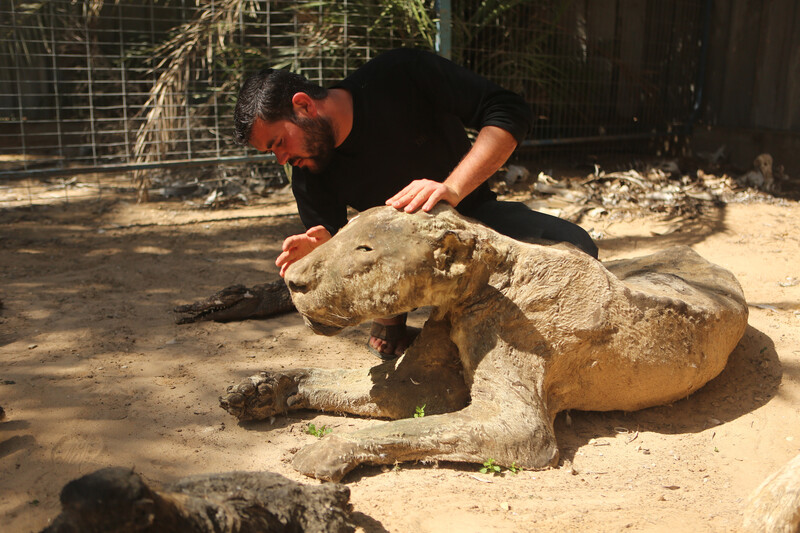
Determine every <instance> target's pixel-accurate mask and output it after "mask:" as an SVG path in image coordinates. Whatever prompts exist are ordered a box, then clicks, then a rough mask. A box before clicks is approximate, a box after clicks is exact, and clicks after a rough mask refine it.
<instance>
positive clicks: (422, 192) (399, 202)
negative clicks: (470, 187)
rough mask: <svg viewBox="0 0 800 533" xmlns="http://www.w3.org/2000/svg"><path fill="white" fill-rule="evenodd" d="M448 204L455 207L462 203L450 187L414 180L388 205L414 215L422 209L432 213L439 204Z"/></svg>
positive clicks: (430, 181) (431, 181)
mask: <svg viewBox="0 0 800 533" xmlns="http://www.w3.org/2000/svg"><path fill="white" fill-rule="evenodd" d="M442 201H444V202H447V203H448V204H450V205H452V206H453V207H455V206H457V205H458V202H460V201H461V197H460V196H459V194H458V193H457V192H456V191H454V190H453V189H452V188H451V187H449V186H448V185H445V184H444V183H439V182H438V181H433V180H414V181H412V182H411V183H409V184H408V185H406V187H405V188H404V189H403V190H402V191H400V192H399V193H397V194H395V195H394V196H392V197H391V198H389V199H388V200H386V205H390V206H392V207H394V208H395V209H403V210H404V211H405V212H406V213H413V212H414V211H416V210H417V209H419V208H420V207H422V210H423V211H430V210H431V209H433V206H435V205H436V204H438V203H439V202H442Z"/></svg>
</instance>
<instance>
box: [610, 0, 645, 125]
mask: <svg viewBox="0 0 800 533" xmlns="http://www.w3.org/2000/svg"><path fill="white" fill-rule="evenodd" d="M646 11H647V0H628V1H626V2H625V9H623V10H622V12H621V13H620V17H619V18H620V23H621V24H622V31H621V32H620V34H619V35H620V46H619V60H620V66H619V69H620V74H619V81H618V83H619V88H618V91H617V117H618V118H619V119H622V121H623V123H626V122H627V123H629V124H632V123H633V118H634V116H635V115H636V114H637V112H638V110H639V109H640V108H641V103H642V98H641V94H642V90H643V89H642V84H643V82H644V80H643V79H642V59H643V56H644V43H645V41H646V39H645V28H646V24H645V22H646V21H645V14H646Z"/></svg>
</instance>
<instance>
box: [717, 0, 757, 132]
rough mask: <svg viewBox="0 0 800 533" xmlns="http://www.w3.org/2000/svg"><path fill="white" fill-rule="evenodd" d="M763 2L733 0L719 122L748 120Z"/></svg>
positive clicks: (739, 123)
mask: <svg viewBox="0 0 800 533" xmlns="http://www.w3.org/2000/svg"><path fill="white" fill-rule="evenodd" d="M762 5H763V1H762V0H733V6H732V10H731V32H730V40H729V41H728V50H727V54H726V57H725V62H726V65H727V67H726V70H725V82H724V87H725V90H724V91H723V93H722V105H721V109H720V124H722V125H725V126H748V125H750V122H751V116H750V113H749V110H750V108H751V105H752V100H753V82H754V79H755V71H756V61H757V51H758V41H759V28H760V27H761V9H762Z"/></svg>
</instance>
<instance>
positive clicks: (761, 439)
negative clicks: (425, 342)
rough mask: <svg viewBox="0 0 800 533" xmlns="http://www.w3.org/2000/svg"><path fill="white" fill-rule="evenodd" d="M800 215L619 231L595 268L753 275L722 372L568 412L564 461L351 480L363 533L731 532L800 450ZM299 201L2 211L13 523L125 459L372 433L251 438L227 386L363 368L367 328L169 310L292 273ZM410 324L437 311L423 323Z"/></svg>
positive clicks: (408, 471) (170, 473)
mask: <svg viewBox="0 0 800 533" xmlns="http://www.w3.org/2000/svg"><path fill="white" fill-rule="evenodd" d="M798 220H800V207H799V206H798V204H797V203H791V202H788V203H787V202H784V203H783V204H765V203H752V204H736V205H728V206H726V207H724V208H714V209H709V210H708V211H707V212H706V214H705V215H704V216H703V217H701V219H696V220H692V221H688V222H664V221H662V220H659V219H656V218H653V217H648V218H641V219H637V220H630V221H627V222H622V221H618V222H612V221H610V220H609V219H608V218H605V219H599V220H585V221H583V222H582V225H583V226H584V227H586V228H591V229H592V230H593V231H594V232H595V233H596V234H598V235H601V236H602V238H601V239H600V240H599V245H600V247H601V258H603V259H612V258H619V257H625V256H633V255H639V254H644V253H646V252H649V251H654V250H657V249H660V248H663V247H666V246H668V245H672V244H677V243H682V244H687V245H690V246H692V247H693V248H694V249H695V250H697V251H698V252H699V253H700V254H701V255H703V256H704V257H706V258H707V259H709V260H711V261H713V262H716V263H718V264H720V265H722V266H724V267H726V268H728V269H730V270H731V271H733V272H734V273H735V274H736V276H737V277H738V278H739V280H740V282H741V284H742V285H743V287H744V290H745V294H746V296H747V298H748V301H749V302H750V321H749V327H748V329H747V332H746V334H745V336H744V338H743V339H742V341H741V342H740V344H739V346H738V347H737V348H736V350H735V351H734V352H733V354H732V355H731V357H730V362H729V364H728V366H727V368H726V369H725V371H724V372H723V373H722V374H721V375H720V376H719V377H717V378H716V379H715V380H713V381H712V382H711V383H709V384H708V385H707V386H706V387H704V388H703V389H701V390H700V391H699V392H697V393H696V394H694V395H692V396H690V397H689V398H686V399H684V400H682V401H679V402H676V403H675V404H673V405H669V406H664V407H657V408H653V409H647V410H644V411H640V412H635V413H623V412H609V413H596V412H575V411H573V412H571V413H569V414H568V415H567V414H566V413H561V414H560V415H559V416H558V419H557V421H556V433H557V436H558V439H559V445H560V448H561V452H562V461H561V463H560V464H559V466H558V467H557V468H553V469H549V470H544V471H536V472H529V471H525V472H522V473H519V474H516V475H514V474H512V473H509V472H506V473H504V474H502V475H499V476H493V477H492V476H488V475H485V474H480V473H479V472H478V469H479V468H480V465H464V464H455V463H439V464H432V465H431V464H427V465H426V464H403V465H399V467H397V468H394V469H383V470H382V469H381V468H378V467H362V468H359V469H357V470H356V471H355V472H353V473H351V474H350V475H349V476H348V477H346V478H345V481H346V482H347V483H348V484H349V486H350V488H351V490H352V498H351V501H352V503H353V507H354V520H355V522H356V524H357V525H358V526H359V527H360V528H362V530H363V531H366V532H381V531H392V532H407V531H415V532H418V533H422V532H441V531H465V532H471V531H481V532H487V531H488V532H491V531H504V532H505V531H509V532H511V531H514V532H516V531H623V530H624V531H692V532H698V531H699V532H702V531H725V532H728V531H736V530H737V528H738V523H739V520H740V512H741V507H742V504H743V501H744V499H745V498H746V497H747V495H748V494H749V493H750V492H751V490H753V489H754V488H755V487H756V486H757V485H758V484H759V483H760V482H761V480H763V479H764V478H765V477H766V476H767V475H768V474H769V473H770V472H772V471H773V470H775V469H777V468H778V467H779V466H781V465H783V464H784V463H785V462H786V461H787V460H789V459H790V458H792V457H794V456H795V455H796V454H797V453H798V452H800V423H798V422H799V421H800V285H797V284H795V283H796V281H795V280H796V278H800V266H799V265H800V243H799V242H798V240H799V239H800V237H798V235H800V233H799V232H798V222H797V221H798ZM299 230H301V226H300V222H299V219H298V218H297V216H296V211H295V208H294V205H293V203H292V201H291V198H290V197H289V196H287V195H285V194H284V195H276V196H274V197H272V198H270V199H267V200H262V201H260V202H258V203H257V204H254V205H250V206H247V207H240V208H236V209H224V210H213V211H212V210H200V209H197V208H193V207H192V206H190V205H187V204H186V203H185V202H181V201H170V202H154V203H150V204H147V205H136V204H134V203H132V201H130V200H127V201H126V200H120V199H115V198H108V197H105V198H100V199H98V198H89V199H84V200H80V199H78V200H76V199H72V200H71V201H70V202H69V203H68V204H65V203H64V202H59V203H56V204H55V205H50V206H38V207H35V208H32V209H31V208H26V207H20V208H3V209H0V276H2V285H1V286H0V298H1V299H2V300H3V303H4V308H3V310H2V311H1V312H0V406H3V407H4V408H5V410H6V413H7V419H6V421H4V422H2V423H0V524H3V530H4V531H10V532H12V531H13V532H17V531H38V530H39V529H41V528H42V527H44V526H45V525H46V524H47V523H48V522H49V521H50V520H51V519H52V518H53V517H55V516H56V515H57V514H58V512H59V503H58V495H59V491H60V489H61V487H62V486H63V485H64V484H65V483H66V482H67V481H69V480H71V479H73V478H75V477H77V476H80V475H82V474H86V473H89V472H91V471H93V470H95V469H98V468H101V467H104V466H109V465H120V466H127V467H131V468H133V469H135V470H136V471H137V472H139V473H141V474H142V475H143V476H144V477H145V479H147V480H149V481H153V482H159V481H160V482H166V481H172V480H175V479H177V478H180V477H183V476H186V475H189V474H197V473H204V472H223V471H229V470H252V471H255V470H271V471H274V472H278V473H280V474H283V475H285V476H287V477H289V478H292V479H295V480H299V481H303V482H307V483H316V481H314V480H310V479H308V478H305V477H303V476H301V475H299V474H298V473H296V472H295V471H294V470H293V469H292V468H291V466H290V465H289V463H288V461H289V460H290V458H291V457H292V455H293V454H294V452H295V451H296V450H297V449H298V448H299V447H302V446H303V445H305V444H308V443H310V442H313V441H314V439H315V438H316V437H314V436H312V435H309V434H307V433H306V431H305V430H306V428H307V427H308V424H309V423H314V424H315V425H316V426H321V425H325V426H328V427H329V428H331V429H332V430H333V431H334V432H347V431H351V430H353V429H355V428H360V427H364V426H367V425H370V424H374V423H376V422H375V421H371V420H364V419H358V418H353V417H337V416H328V415H322V414H317V413H312V412H302V413H297V414H292V416H289V417H285V418H283V417H281V418H278V419H277V420H275V421H274V423H272V424H270V423H267V422H263V423H254V424H246V425H240V424H237V423H236V421H235V420H234V419H233V418H232V417H230V416H229V415H228V414H227V413H226V412H224V411H223V410H222V409H220V408H219V407H218V397H219V395H220V394H221V393H223V392H224V391H225V388H226V387H227V386H228V385H230V384H232V383H234V382H238V381H239V380H240V379H241V378H243V377H245V376H247V375H249V374H252V373H255V372H257V371H259V370H261V369H280V368H290V367H295V366H321V367H340V366H356V367H368V366H370V365H372V364H374V363H375V362H376V360H375V359H374V358H373V356H372V355H370V354H369V353H368V351H367V350H366V348H365V347H364V342H365V340H366V328H367V327H366V325H362V326H360V327H359V328H355V329H352V330H349V331H347V332H345V333H344V334H342V335H340V336H338V337H335V338H325V337H317V336H314V335H313V334H311V332H310V331H308V330H307V329H305V327H304V326H303V324H302V321H301V319H300V317H299V316H298V315H297V314H289V315H284V316H281V317H278V318H273V319H269V320H262V321H246V322H238V323H229V324H217V323H209V322H204V323H199V324H192V325H183V326H178V325H175V324H174V315H173V313H172V311H171V310H172V308H173V307H174V306H175V305H177V304H181V303H187V302H189V301H193V300H195V299H198V298H201V297H205V296H208V295H209V294H211V293H212V292H214V291H215V290H217V289H220V288H222V287H224V286H227V285H229V284H233V283H245V284H254V283H260V282H263V281H268V280H272V279H275V278H277V269H276V268H275V266H274V264H273V261H274V258H275V256H276V255H277V252H278V249H279V246H280V242H281V240H282V239H283V237H284V236H286V235H288V234H290V233H295V232H297V231H299ZM413 318H414V320H422V319H423V317H420V316H415V317H413Z"/></svg>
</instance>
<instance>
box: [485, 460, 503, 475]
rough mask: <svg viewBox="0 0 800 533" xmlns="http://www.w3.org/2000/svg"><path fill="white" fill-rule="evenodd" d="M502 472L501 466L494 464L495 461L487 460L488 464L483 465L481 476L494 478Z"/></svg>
mask: <svg viewBox="0 0 800 533" xmlns="http://www.w3.org/2000/svg"><path fill="white" fill-rule="evenodd" d="M500 472H501V468H500V465H496V464H494V459H487V460H486V462H484V463H483V468H481V469H480V473H481V474H491V475H493V476H496V475H497V474H499V473H500Z"/></svg>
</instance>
